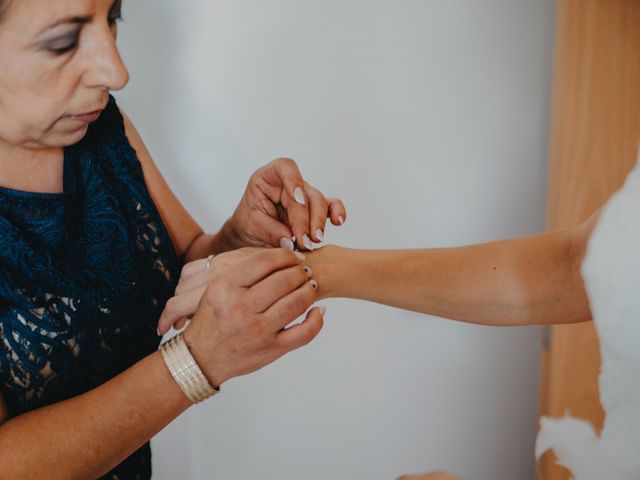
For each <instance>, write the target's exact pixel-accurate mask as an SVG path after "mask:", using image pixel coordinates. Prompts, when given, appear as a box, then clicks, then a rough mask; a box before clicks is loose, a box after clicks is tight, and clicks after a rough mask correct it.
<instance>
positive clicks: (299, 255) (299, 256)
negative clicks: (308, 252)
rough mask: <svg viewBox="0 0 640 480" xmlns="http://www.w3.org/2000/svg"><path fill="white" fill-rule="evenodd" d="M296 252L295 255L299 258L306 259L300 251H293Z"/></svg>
mask: <svg viewBox="0 0 640 480" xmlns="http://www.w3.org/2000/svg"><path fill="white" fill-rule="evenodd" d="M293 253H295V254H296V257H298V258H299V259H300V260H306V259H307V257H305V256H304V255H303V254H301V253H300V252H293Z"/></svg>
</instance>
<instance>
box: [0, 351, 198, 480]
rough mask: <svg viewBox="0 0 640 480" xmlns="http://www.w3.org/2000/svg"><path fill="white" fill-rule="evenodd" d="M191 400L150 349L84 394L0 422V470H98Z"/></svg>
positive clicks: (52, 473)
mask: <svg viewBox="0 0 640 480" xmlns="http://www.w3.org/2000/svg"><path fill="white" fill-rule="evenodd" d="M189 405H190V402H189V401H188V400H187V398H186V397H185V396H184V394H183V393H182V391H181V390H180V388H179V387H178V385H177V384H176V382H175V381H174V380H173V378H172V377H171V374H170V373H169V370H168V369H167V367H166V366H165V364H164V361H163V359H162V356H161V354H160V352H154V353H153V354H151V355H149V356H148V357H146V358H144V359H143V360H141V361H140V362H138V363H137V364H135V365H134V366H132V367H131V368H129V369H128V370H126V371H125V372H123V373H122V374H120V375H118V376H117V377H115V378H113V379H112V380H110V381H108V382H106V383H105V384H103V385H101V386H99V387H97V388H95V389H93V390H91V391H89V392H87V393H85V394H83V395H79V396H77V397H74V398H71V399H69V400H66V401H63V402H59V403H56V404H53V405H50V406H47V407H43V408H40V409H37V410H33V411H31V412H28V413H25V414H23V415H19V416H17V417H14V418H10V419H8V420H6V421H5V422H4V423H2V424H1V425H0V466H1V472H2V473H1V474H0V477H2V478H20V479H42V478H47V479H52V480H53V479H69V478H74V479H76V478H77V479H83V478H86V479H93V478H98V477H100V476H101V475H104V474H106V473H107V472H108V471H110V470H111V469H112V468H114V467H115V466H117V465H118V464H119V463H120V462H122V461H123V460H124V459H125V458H127V457H128V456H129V455H131V454H132V453H133V452H134V451H136V450H137V449H138V448H140V447H141V446H142V445H144V443H145V442H147V441H148V440H149V439H150V438H151V437H152V436H153V435H155V434H156V433H157V432H158V431H160V430H161V429H162V428H163V427H164V426H166V425H167V424H168V423H170V422H171V421H172V420H173V419H174V418H175V417H177V416H178V415H179V414H180V413H182V412H183V411H184V410H185V409H187V408H188V407H189Z"/></svg>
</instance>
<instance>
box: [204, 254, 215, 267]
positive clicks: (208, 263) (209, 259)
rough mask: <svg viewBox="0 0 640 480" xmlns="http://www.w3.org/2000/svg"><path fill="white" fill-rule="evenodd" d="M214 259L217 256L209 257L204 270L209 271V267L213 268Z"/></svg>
mask: <svg viewBox="0 0 640 480" xmlns="http://www.w3.org/2000/svg"><path fill="white" fill-rule="evenodd" d="M213 257H215V255H209V256H208V257H207V261H206V262H205V263H204V269H205V270H208V269H209V267H211V262H213Z"/></svg>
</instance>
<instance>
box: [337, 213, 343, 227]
mask: <svg viewBox="0 0 640 480" xmlns="http://www.w3.org/2000/svg"><path fill="white" fill-rule="evenodd" d="M338 221H339V222H340V225H344V218H342V215H340V216H339V217H338Z"/></svg>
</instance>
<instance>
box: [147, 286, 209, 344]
mask: <svg viewBox="0 0 640 480" xmlns="http://www.w3.org/2000/svg"><path fill="white" fill-rule="evenodd" d="M206 288H207V286H206V285H205V286H202V287H200V288H197V289H195V290H191V291H190V292H187V293H185V294H182V295H177V296H175V297H171V298H170V299H169V300H168V301H167V304H166V305H165V307H164V310H163V311H162V315H160V320H158V333H159V334H160V335H164V334H165V333H167V332H168V331H169V330H170V329H171V327H172V326H173V325H174V324H175V323H176V322H177V321H178V320H180V319H181V318H183V317H188V316H190V315H193V313H195V311H196V310H197V309H198V304H199V303H200V298H201V297H202V294H203V293H204V291H205V290H206Z"/></svg>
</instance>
